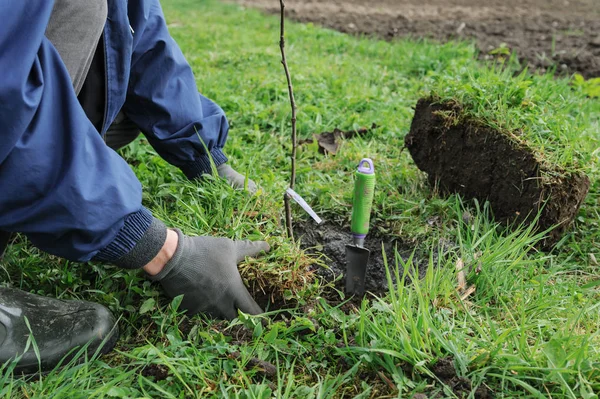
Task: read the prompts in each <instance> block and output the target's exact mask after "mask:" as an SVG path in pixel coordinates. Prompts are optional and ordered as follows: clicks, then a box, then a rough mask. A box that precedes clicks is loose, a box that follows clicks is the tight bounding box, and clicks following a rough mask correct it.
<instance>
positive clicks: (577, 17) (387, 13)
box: [230, 0, 600, 78]
mask: <svg viewBox="0 0 600 399" xmlns="http://www.w3.org/2000/svg"><path fill="white" fill-rule="evenodd" d="M230 1H236V2H237V3H239V4H243V5H247V6H252V7H258V8H261V9H263V10H265V11H267V12H271V13H278V12H279V2H277V1H272V0H230ZM286 9H287V10H288V14H287V15H288V16H289V17H290V18H292V19H294V20H297V21H300V22H314V23H317V24H319V25H322V26H325V27H328V28H332V29H336V30H339V31H341V32H345V33H349V34H355V35H361V34H367V35H374V36H376V37H380V38H383V39H386V40H392V39H394V38H398V37H406V36H411V37H427V38H432V39H436V40H440V41H447V40H451V39H466V40H474V41H475V42H476V43H477V46H478V49H479V51H480V57H481V58H483V59H489V58H492V57H493V56H492V55H491V54H490V51H492V50H494V49H497V48H500V47H501V46H503V44H505V46H506V47H507V48H508V49H509V50H510V51H515V52H516V53H517V55H518V57H519V59H520V60H522V64H523V66H530V67H531V68H532V69H539V70H542V71H545V70H546V69H547V68H548V67H550V66H555V67H556V68H557V70H558V71H559V72H566V73H570V72H580V73H581V74H583V75H584V76H585V77H588V78H589V77H596V76H600V1H598V0H488V1H481V0H428V1H421V0H372V1H369V2H365V1H364V0H296V1H288V2H287V3H286Z"/></svg>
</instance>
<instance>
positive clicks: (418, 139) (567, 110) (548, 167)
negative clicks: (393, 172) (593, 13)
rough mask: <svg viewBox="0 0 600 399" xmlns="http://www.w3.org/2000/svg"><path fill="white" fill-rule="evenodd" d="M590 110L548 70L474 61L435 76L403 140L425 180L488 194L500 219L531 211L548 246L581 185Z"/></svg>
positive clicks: (580, 196) (575, 206) (580, 195)
mask: <svg viewBox="0 0 600 399" xmlns="http://www.w3.org/2000/svg"><path fill="white" fill-rule="evenodd" d="M590 109H591V108H590ZM590 113H591V112H587V110H586V106H585V102H584V106H583V107H582V99H581V95H580V94H578V93H576V92H574V91H573V90H572V89H571V88H569V86H566V85H564V82H563V83H559V82H557V81H555V79H553V77H552V76H551V75H543V76H538V75H530V74H528V73H527V72H523V73H521V74H520V75H518V76H516V77H514V76H513V75H512V73H511V71H510V70H508V69H503V70H498V69H495V68H480V69H477V70H475V71H470V72H469V73H468V74H465V75H464V76H450V75H441V76H440V77H438V78H437V79H436V81H435V83H434V85H433V87H432V89H431V91H430V92H429V93H428V95H427V96H425V97H424V98H421V99H420V100H419V102H418V104H417V107H416V110H415V116H414V119H413V121H412V124H411V129H410V132H409V134H408V135H407V136H406V138H405V144H406V146H407V148H408V149H409V151H410V153H411V155H412V157H413V159H414V161H415V163H416V164H417V166H418V167H419V168H420V169H421V170H423V171H424V172H426V173H427V174H428V177H429V181H430V183H431V184H434V185H438V186H439V188H440V189H441V191H443V192H448V193H459V194H461V195H462V196H464V197H466V198H477V199H479V200H483V201H486V200H487V201H489V202H490V204H491V205H492V209H493V212H494V215H495V217H496V218H497V219H498V220H502V221H506V222H510V223H513V222H514V223H521V222H526V223H529V222H532V221H535V222H536V223H537V224H538V226H539V227H540V228H541V229H543V230H550V231H549V233H548V236H547V238H546V239H545V240H544V241H543V243H542V244H543V246H545V247H551V246H553V245H554V244H556V243H557V242H558V241H559V240H560V238H561V237H562V235H563V233H564V232H565V231H566V229H567V228H568V226H569V224H570V223H571V222H572V220H573V218H574V217H575V216H576V214H577V212H578V210H579V207H580V206H581V204H582V203H583V201H584V199H585V196H586V195H587V192H588V190H589V186H590V180H589V178H588V177H587V175H586V169H587V168H588V167H589V166H588V164H589V160H590V154H591V144H592V141H593V136H592V133H593V132H592V131H591V130H592V128H593V123H592V119H591V118H592V116H591V115H590Z"/></svg>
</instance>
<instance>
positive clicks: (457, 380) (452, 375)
mask: <svg viewBox="0 0 600 399" xmlns="http://www.w3.org/2000/svg"><path fill="white" fill-rule="evenodd" d="M430 370H431V371H432V372H433V373H434V374H435V375H436V377H437V378H439V379H440V381H442V382H443V383H444V384H445V385H447V386H449V387H450V388H451V389H452V391H453V392H454V394H455V395H456V396H458V397H459V398H466V397H467V396H468V395H469V394H470V393H471V392H472V391H473V386H472V385H473V384H472V382H471V380H469V379H468V378H465V377H459V376H458V374H457V373H456V368H455V367H454V361H453V360H452V358H451V357H444V358H441V359H439V360H437V362H436V363H435V364H434V365H432V366H431V367H430ZM474 397H475V398H476V399H488V398H493V397H494V394H493V392H492V391H491V389H489V388H488V387H486V386H485V385H480V386H478V387H477V388H476V389H475V395H474Z"/></svg>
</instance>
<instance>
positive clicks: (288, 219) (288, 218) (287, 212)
mask: <svg viewBox="0 0 600 399" xmlns="http://www.w3.org/2000/svg"><path fill="white" fill-rule="evenodd" d="M279 5H280V6H281V23H280V35H279V48H280V49H281V63H282V64H283V70H284V71H285V77H286V79H287V85H288V94H289V97H290V106H291V107H292V171H291V176H290V188H291V189H292V190H293V189H294V185H295V183H296V149H297V147H298V142H297V138H296V100H295V99H294V88H293V87H292V78H291V76H290V70H289V68H288V65H287V60H286V57H285V3H284V1H283V0H279ZM283 203H284V207H285V224H286V228H287V233H288V237H289V238H290V239H292V240H293V239H294V229H293V227H292V208H291V205H290V196H289V195H288V194H287V193H286V194H284V195H283Z"/></svg>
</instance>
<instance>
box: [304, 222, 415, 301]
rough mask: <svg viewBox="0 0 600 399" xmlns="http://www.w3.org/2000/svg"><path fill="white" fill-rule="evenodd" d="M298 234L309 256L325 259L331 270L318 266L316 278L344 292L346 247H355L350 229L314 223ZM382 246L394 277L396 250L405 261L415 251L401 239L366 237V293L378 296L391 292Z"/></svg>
mask: <svg viewBox="0 0 600 399" xmlns="http://www.w3.org/2000/svg"><path fill="white" fill-rule="evenodd" d="M296 231H297V232H296V236H297V238H298V239H299V240H300V243H301V246H302V247H303V248H305V249H306V250H307V252H308V253H312V254H314V255H315V256H317V257H322V261H323V263H325V265H327V266H328V268H324V267H320V266H315V267H316V268H317V269H316V273H317V275H318V276H320V277H321V278H323V279H324V280H325V281H327V282H332V281H335V286H336V288H337V289H339V290H344V286H345V280H344V276H345V272H346V244H351V243H352V236H351V235H350V227H349V226H348V227H344V226H338V225H334V224H329V223H324V224H321V225H319V226H316V225H315V224H314V223H311V224H306V225H300V226H298V227H297V228H296ZM382 245H383V248H384V251H385V254H386V257H387V261H388V266H389V267H390V269H391V271H392V273H394V271H393V270H394V267H395V264H396V262H395V251H394V250H397V251H398V253H399V254H400V256H401V257H402V258H403V259H404V260H406V259H407V258H408V256H409V255H410V253H411V251H412V248H411V247H409V246H407V245H406V244H404V243H402V241H401V240H399V239H395V238H383V237H379V236H377V235H375V234H370V235H368V236H367V238H366V240H365V247H366V248H367V249H369V250H370V251H371V254H370V256H369V263H368V265H367V275H366V281H365V289H366V291H368V292H371V293H373V294H375V295H382V294H385V293H387V292H388V282H387V277H386V269H385V264H384V258H383V254H382ZM400 267H401V266H400ZM425 270H426V269H425V266H424V267H423V270H419V274H420V275H421V276H422V275H424V273H425ZM401 273H402V271H401ZM340 277H341V278H340ZM394 280H395V279H394Z"/></svg>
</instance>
